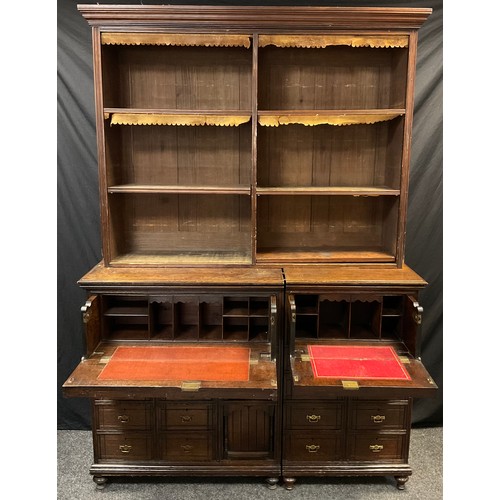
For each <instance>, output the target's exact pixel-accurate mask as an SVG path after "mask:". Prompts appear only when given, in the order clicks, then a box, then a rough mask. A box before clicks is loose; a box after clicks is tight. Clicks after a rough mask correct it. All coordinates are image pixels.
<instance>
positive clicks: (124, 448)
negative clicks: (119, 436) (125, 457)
mask: <svg viewBox="0 0 500 500" xmlns="http://www.w3.org/2000/svg"><path fill="white" fill-rule="evenodd" d="M130 450H132V446H130V445H129V444H121V445H120V451H121V452H122V453H130Z"/></svg>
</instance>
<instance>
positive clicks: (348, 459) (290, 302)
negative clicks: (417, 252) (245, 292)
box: [282, 266, 436, 489]
mask: <svg viewBox="0 0 500 500" xmlns="http://www.w3.org/2000/svg"><path fill="white" fill-rule="evenodd" d="M395 271H396V274H394V273H392V274H391V273H387V272H386V273H383V275H382V276H383V277H382V279H380V280H379V279H378V278H377V275H376V274H373V271H369V270H360V269H347V270H342V269H336V270H332V269H325V268H323V267H320V268H318V269H316V270H311V269H310V268H309V269H306V268H304V267H295V268H293V267H285V268H284V275H285V278H286V280H287V292H286V299H285V303H286V305H285V307H286V311H287V313H286V323H285V330H286V332H287V334H286V335H285V347H284V353H285V363H284V393H283V398H284V405H283V459H282V475H283V482H284V485H285V487H286V488H287V489H292V488H293V486H294V483H295V481H296V478H297V477H300V476H314V475H322V476H325V475H326V476H328V475H330V476H343V475H359V476H363V475H370V476H374V475H384V476H389V475H392V476H394V477H395V479H396V484H397V487H398V489H404V487H405V483H406V482H407V481H408V478H409V476H410V475H411V474H412V470H411V467H410V465H409V463H408V455H409V445H410V433H411V410H412V403H413V399H414V398H419V397H429V396H432V395H433V394H434V393H435V390H436V385H435V383H434V381H433V380H432V378H431V377H430V375H429V374H428V372H427V370H426V369H425V367H424V366H423V364H422V362H421V360H420V325H421V322H422V314H423V310H422V307H421V306H420V305H419V303H418V294H419V291H420V290H421V289H422V288H423V287H424V286H425V285H426V283H425V281H424V280H422V278H420V277H419V276H418V275H416V274H415V273H414V272H413V271H411V270H410V269H409V268H408V267H406V266H405V267H403V268H402V269H401V270H395ZM318 276H321V278H320V280H319V281H320V282H319V283H318ZM394 278H396V280H394ZM311 345H313V346H344V347H355V346H359V347H362V346H374V347H379V346H386V347H392V348H393V349H394V352H395V354H396V355H397V356H398V358H399V360H400V362H401V363H402V366H404V368H405V370H406V371H407V372H408V374H409V375H410V377H411V381H407V380H404V381H398V380H384V379H383V378H382V379H379V380H377V379H373V378H366V379H364V378H363V377H360V378H356V379H350V378H349V376H347V375H346V376H345V377H344V379H340V378H338V377H336V378H328V377H326V378H321V377H320V378H317V377H316V376H315V375H314V373H313V369H312V360H311V358H310V351H309V349H308V348H309V346H311Z"/></svg>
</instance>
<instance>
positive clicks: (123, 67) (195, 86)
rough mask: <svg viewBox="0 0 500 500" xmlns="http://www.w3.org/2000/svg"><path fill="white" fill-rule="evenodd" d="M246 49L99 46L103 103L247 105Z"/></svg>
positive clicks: (249, 56)
mask: <svg viewBox="0 0 500 500" xmlns="http://www.w3.org/2000/svg"><path fill="white" fill-rule="evenodd" d="M251 75H252V51H251V50H248V48H245V47H199V46H196V47H189V46H168V45H154V46H150V45H103V46H102V81H103V101H104V107H106V108H111V107H119V108H150V109H152V108H164V109H191V110H193V109H194V110H213V109H219V110H224V109H251Z"/></svg>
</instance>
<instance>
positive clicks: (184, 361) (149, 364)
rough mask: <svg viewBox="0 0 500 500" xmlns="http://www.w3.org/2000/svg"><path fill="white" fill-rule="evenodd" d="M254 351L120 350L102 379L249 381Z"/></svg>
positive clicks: (202, 348) (137, 348)
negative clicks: (251, 356) (252, 352)
mask: <svg viewBox="0 0 500 500" xmlns="http://www.w3.org/2000/svg"><path fill="white" fill-rule="evenodd" d="M249 361H250V349H248V348H246V347H212V346H205V347H203V346H200V347H198V346H180V347H177V346H148V347H135V346H134V347H126V346H120V347H117V349H116V350H115V352H114V353H113V355H112V356H111V359H110V360H109V361H108V363H107V365H106V366H105V367H104V369H103V370H102V372H101V374H100V375H99V376H98V378H99V379H100V380H152V381H155V380H181V381H188V380H196V381H218V380H219V381H235V382H238V381H241V382H244V381H248V370H249V366H250V364H249Z"/></svg>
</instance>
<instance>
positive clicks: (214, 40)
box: [101, 33, 251, 49]
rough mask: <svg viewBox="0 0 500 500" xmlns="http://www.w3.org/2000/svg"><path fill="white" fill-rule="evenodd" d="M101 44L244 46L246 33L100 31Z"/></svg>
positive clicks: (246, 45) (247, 41)
mask: <svg viewBox="0 0 500 500" xmlns="http://www.w3.org/2000/svg"><path fill="white" fill-rule="evenodd" d="M101 44H102V45H174V46H179V47H245V48H247V49H249V48H250V45H251V41H250V36H248V35H204V34H168V33H102V34H101Z"/></svg>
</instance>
